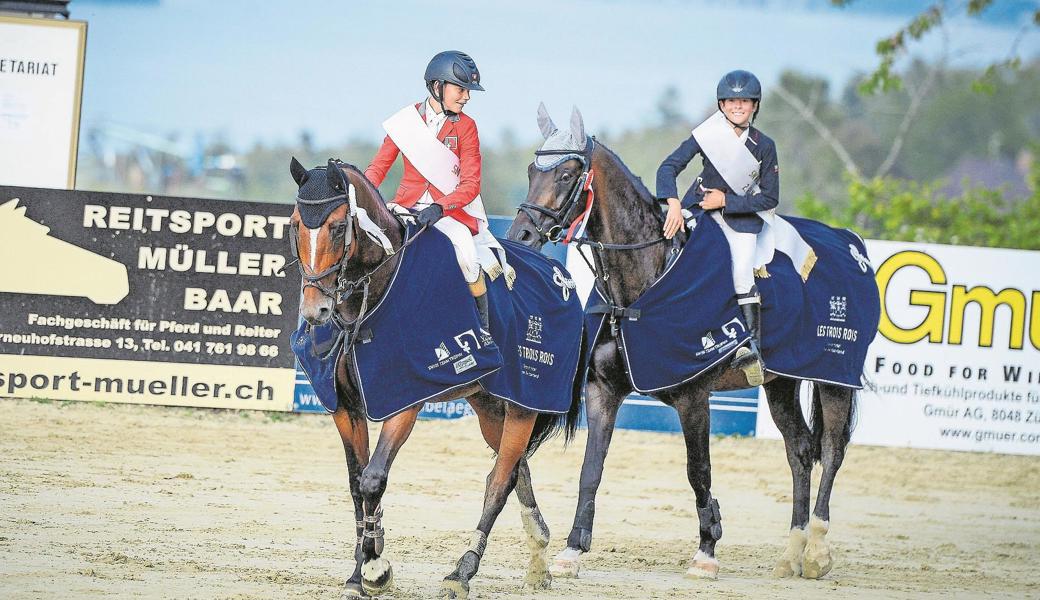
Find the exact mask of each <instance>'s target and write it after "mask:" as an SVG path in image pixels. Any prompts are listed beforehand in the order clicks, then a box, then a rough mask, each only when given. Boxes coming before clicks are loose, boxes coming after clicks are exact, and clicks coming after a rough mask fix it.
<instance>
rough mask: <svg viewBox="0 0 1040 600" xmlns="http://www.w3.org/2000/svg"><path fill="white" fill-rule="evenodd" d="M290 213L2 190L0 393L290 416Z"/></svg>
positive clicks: (239, 205) (294, 300)
mask: <svg viewBox="0 0 1040 600" xmlns="http://www.w3.org/2000/svg"><path fill="white" fill-rule="evenodd" d="M288 213H289V209H288V208H287V207H286V206H282V205H277V204H261V203H252V202H231V201H222V200H198V199H188V198H165V197H158V196H138V195H129V194H106V193H95V192H67V191H60V190H50V189H37V188H16V187H0V256H3V260H2V261H0V396H8V397H20V398H29V397H42V398H60V399H72V400H101V401H109V402H132V403H148V404H170V405H183V406H208V407H217V408H256V409H268V410H289V409H290V408H291V407H292V399H293V386H294V380H295V370H294V358H293V355H292V352H291V350H290V348H289V344H288V340H289V338H288V335H287V334H288V332H290V331H292V330H293V329H294V328H295V325H296V318H297V312H298V299H299V277H298V276H297V274H296V270H295V269H287V272H283V271H282V268H283V267H284V266H285V264H286V257H285V255H284V252H285V251H287V250H288V245H287V244H286V242H285V236H286V234H287V232H288V223H289V217H288Z"/></svg>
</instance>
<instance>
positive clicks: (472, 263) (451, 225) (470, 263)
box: [413, 193, 480, 283]
mask: <svg viewBox="0 0 1040 600" xmlns="http://www.w3.org/2000/svg"><path fill="white" fill-rule="evenodd" d="M431 200H432V199H431V198H430V196H429V194H428V193H427V194H424V195H423V197H422V198H419V201H418V202H417V203H416V204H415V206H414V207H413V208H414V209H415V210H417V211H418V210H422V209H424V208H426V207H427V206H429V205H430V204H431ZM433 227H434V229H436V230H438V231H440V232H441V233H443V234H444V235H446V236H448V239H449V240H451V245H452V246H454V247H455V258H456V260H458V261H459V269H461V270H462V275H463V276H464V277H465V278H466V283H476V282H477V280H478V279H480V262H479V261H478V260H477V246H476V244H475V243H473V234H472V233H471V232H470V230H469V227H466V226H465V225H463V224H462V223H459V222H458V221H456V220H455V219H453V218H451V217H444V218H442V219H441V220H440V221H437V222H436V223H434V224H433Z"/></svg>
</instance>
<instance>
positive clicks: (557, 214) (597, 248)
mask: <svg viewBox="0 0 1040 600" xmlns="http://www.w3.org/2000/svg"><path fill="white" fill-rule="evenodd" d="M595 139H596V138H594V137H588V138H586V140H587V141H586V143H585V149H584V150H583V151H581V152H579V151H577V150H567V149H563V150H536V151H535V156H552V155H556V156H560V155H563V156H569V157H573V158H575V159H577V160H578V161H579V162H580V163H581V166H582V173H581V176H580V177H579V178H578V180H577V181H576V182H575V184H574V189H572V190H571V193H570V194H569V195H568V197H567V201H566V202H564V204H563V206H561V207H560V209H559V210H555V211H554V210H552V209H549V208H545V207H543V206H538V205H537V204H531V203H529V202H523V203H521V204H520V207H519V211H520V212H523V213H524V214H525V215H527V218H528V219H530V221H531V223H532V224H533V225H534V227H535V231H537V232H538V235H539V236H540V238H541V241H542V242H552V243H557V242H561V241H562V242H563V243H564V244H567V243H571V242H573V243H575V244H578V245H579V246H580V245H587V246H591V247H592V251H593V254H596V255H598V256H597V257H598V258H599V260H600V262H602V261H603V258H604V257H603V256H601V255H600V254H601V253H602V252H603V251H606V250H641V249H643V248H649V247H650V246H654V245H656V244H660V243H662V242H665V241H668V238H666V237H664V236H663V235H662V236H661V237H659V238H657V239H653V240H649V241H646V242H638V243H635V244H610V243H606V242H601V241H596V240H592V239H589V238H588V237H587V236H586V235H585V234H584V233H582V235H580V236H574V231H575V227H576V226H577V225H578V223H579V222H580V221H582V220H585V219H587V218H588V217H589V215H586V213H587V212H589V211H590V210H591V203H589V202H586V204H585V210H584V211H582V213H581V214H579V215H577V216H576V217H574V219H573V220H571V221H570V224H569V225H565V224H566V223H568V217H569V216H570V213H571V211H572V210H573V209H574V207H575V206H577V205H579V204H580V201H581V198H582V197H583V196H586V195H589V196H591V197H592V198H594V197H595V192H594V191H593V190H592V185H591V184H592V178H593V170H592V151H593V149H594V145H595ZM561 162H562V161H561ZM557 166H558V165H557ZM536 168H537V167H536ZM555 168H556V167H553V169H555ZM531 211H534V212H538V213H541V214H543V215H545V216H546V217H548V218H549V219H550V220H551V221H552V225H551V226H550V227H549V228H548V229H547V230H546V229H542V224H539V223H538V221H537V220H536V219H535V218H534V215H533V214H532V212H531ZM565 232H566V233H565ZM680 243H681V242H680V239H679V237H678V236H674V237H673V238H672V244H673V246H672V256H673V257H675V256H677V255H678V253H679V244H680ZM578 255H579V256H581V258H582V260H584V261H585V264H586V265H588V267H589V270H590V271H592V274H593V275H594V276H595V280H594V285H595V286H596V288H597V289H598V291H599V293H600V295H601V296H602V297H603V299H604V301H605V302H606V304H604V305H599V306H594V307H590V308H589V309H588V312H589V313H590V314H594V313H602V314H606V315H608V316H609V317H610V326H611V332H612V334H613V335H614V337H617V335H618V325H617V321H618V319H623V318H628V319H638V318H639V313H640V311H639V310H638V309H632V308H626V307H623V306H620V305H619V304H618V303H617V302H615V301H614V299H613V298H612V297H611V294H610V290H609V288H608V287H606V286H604V285H603V284H605V283H606V282H607V280H608V279H609V278H610V276H609V274H606V273H600V272H599V271H598V270H597V269H596V267H595V265H593V264H592V263H591V262H590V261H589V259H588V257H587V256H585V253H584V252H580V251H579V252H578Z"/></svg>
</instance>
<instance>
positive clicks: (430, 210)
mask: <svg viewBox="0 0 1040 600" xmlns="http://www.w3.org/2000/svg"><path fill="white" fill-rule="evenodd" d="M443 216H444V208H443V207H441V205H440V204H437V203H436V202H435V203H433V204H431V205H429V206H427V207H426V208H424V209H422V210H421V211H419V218H418V221H419V225H424V226H428V225H433V224H434V223H436V222H437V221H440V220H441V217H443Z"/></svg>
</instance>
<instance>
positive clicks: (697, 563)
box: [685, 550, 719, 580]
mask: <svg viewBox="0 0 1040 600" xmlns="http://www.w3.org/2000/svg"><path fill="white" fill-rule="evenodd" d="M685 577H686V578H687V579H711V580H715V579H718V578H719V561H718V559H716V558H715V557H714V556H708V555H707V554H705V553H704V551H702V550H698V551H697V555H696V556H694V557H693V564H692V565H690V568H689V569H686V575H685Z"/></svg>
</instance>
